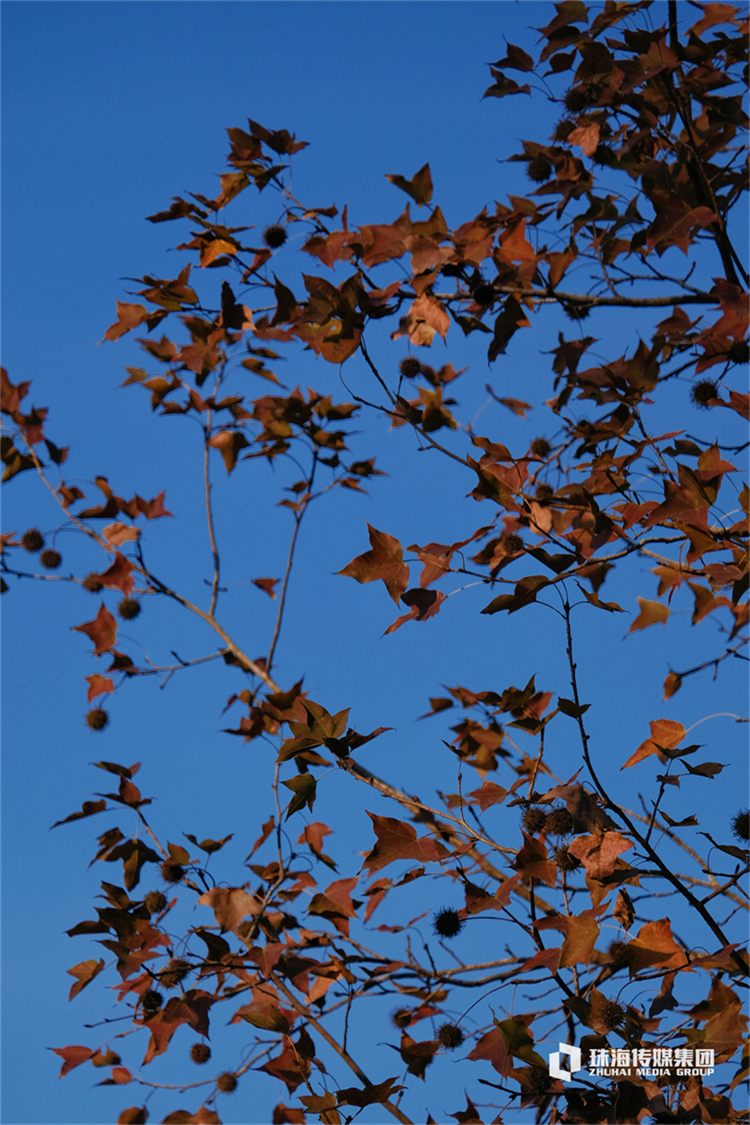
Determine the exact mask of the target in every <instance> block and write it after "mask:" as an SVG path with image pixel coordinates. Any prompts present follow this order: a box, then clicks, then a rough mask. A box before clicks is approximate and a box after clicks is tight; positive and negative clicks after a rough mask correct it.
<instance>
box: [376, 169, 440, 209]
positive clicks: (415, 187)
mask: <svg viewBox="0 0 750 1125" xmlns="http://www.w3.org/2000/svg"><path fill="white" fill-rule="evenodd" d="M385 178H386V180H389V181H390V183H392V184H393V185H394V187H397V188H401V190H402V191H405V192H406V193H407V195H410V196H411V197H412V199H413V200H414V202H415V203H417V204H419V206H420V207H422V206H424V204H425V203H429V202H430V200H431V199H432V176H431V175H430V166H429V164H423V165H422V167H421V168H420V169H419V171H418V172H415V173H414V175H413V176H412V178H411V179H410V180H407V179H405V178H404V177H403V176H399V175H392V176H386V177H385Z"/></svg>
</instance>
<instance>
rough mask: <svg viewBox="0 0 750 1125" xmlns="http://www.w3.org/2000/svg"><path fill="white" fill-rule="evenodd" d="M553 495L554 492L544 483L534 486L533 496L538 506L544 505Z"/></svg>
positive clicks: (550, 486) (549, 485)
mask: <svg viewBox="0 0 750 1125" xmlns="http://www.w3.org/2000/svg"><path fill="white" fill-rule="evenodd" d="M554 495H555V490H554V488H553V487H552V485H551V484H545V483H544V481H542V482H541V483H540V484H538V485H537V486H536V492H535V493H534V496H535V498H536V499H537V500H538V501H539V503H540V504H544V503H546V502H547V500H551V499H552V497H553V496H554Z"/></svg>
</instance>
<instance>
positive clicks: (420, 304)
mask: <svg viewBox="0 0 750 1125" xmlns="http://www.w3.org/2000/svg"><path fill="white" fill-rule="evenodd" d="M450 323H451V321H450V317H449V316H448V313H447V312H446V311H445V308H444V306H443V305H442V304H441V302H440V301H439V300H438V299H437V297H433V296H432V294H431V293H423V294H422V296H421V297H417V298H416V300H415V301H412V304H411V307H410V309H409V311H408V313H407V314H406V316H404V317H402V318H401V320H400V321H399V326H398V328H397V330H396V331H395V332H392V333H391V339H392V340H398V339H399V337H401V336H408V337H409V341H410V343H412V344H414V345H415V347H418V346H419V345H423V346H425V347H429V346H430V345H431V344H432V340H433V337H434V336H435V333H436V332H437V333H438V334H439V335H440V336H442V337H443V339H445V337H446V334H447V332H448V329H449V328H450Z"/></svg>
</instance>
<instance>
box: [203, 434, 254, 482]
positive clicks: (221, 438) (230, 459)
mask: <svg viewBox="0 0 750 1125" xmlns="http://www.w3.org/2000/svg"><path fill="white" fill-rule="evenodd" d="M207 444H208V445H210V446H211V448H212V449H218V450H219V451H220V453H221V456H222V457H223V458H224V466H225V468H226V470H227V472H228V473H231V471H232V469H233V468H234V466H235V465H236V464H237V456H238V454H239V452H240V450H241V449H247V448H248V446H249V445H250V442H249V441H248V440H247V438H246V437H245V435H244V434H241V433H239V432H238V431H237V430H222V431H221V432H220V433H218V434H214V435H213V437H210V438H209V439H208V443H207Z"/></svg>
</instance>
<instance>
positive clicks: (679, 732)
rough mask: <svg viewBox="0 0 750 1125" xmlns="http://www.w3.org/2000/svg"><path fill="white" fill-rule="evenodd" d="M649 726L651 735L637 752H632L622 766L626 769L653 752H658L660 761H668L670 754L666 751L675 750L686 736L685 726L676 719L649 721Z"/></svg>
mask: <svg viewBox="0 0 750 1125" xmlns="http://www.w3.org/2000/svg"><path fill="white" fill-rule="evenodd" d="M649 726H650V728H651V737H650V738H647V739H646V740H645V742H642V743H641V745H640V746H639V747H638V749H637V750H636V751H635V753H634V754H631V756H630V757H629V758H628V760H627V762H625V764H624V765H623V766H621V767H620V768H621V769H623V770H626V769H628V768H629V767H630V766H634V765H636V764H637V763H638V762H642V761H643V759H644V758H648V757H649V756H650V755H651V754H658V756H659V761H661V762H666V761H667V758H668V756H669V755H667V754H665V753H664V751H665V750H674V749H675V747H677V746H679V744H680V743H681V742H682V740H683V738H684V737H685V728H684V726H683V725H682V723H678V722H676V721H675V720H674V719H655V720H654V721H653V722H650V723H649Z"/></svg>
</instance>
